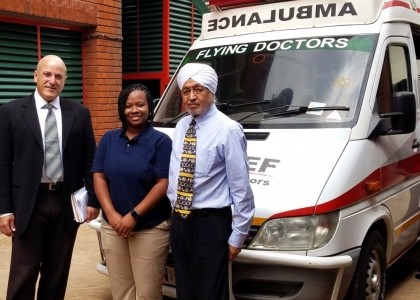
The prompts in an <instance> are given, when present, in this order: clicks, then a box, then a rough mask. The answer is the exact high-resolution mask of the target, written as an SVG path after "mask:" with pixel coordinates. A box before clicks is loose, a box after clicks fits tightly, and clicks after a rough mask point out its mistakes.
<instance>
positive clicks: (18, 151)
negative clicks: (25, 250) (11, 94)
mask: <svg viewBox="0 0 420 300" xmlns="http://www.w3.org/2000/svg"><path fill="white" fill-rule="evenodd" d="M60 106H61V114H62V123H63V124H62V125H63V132H62V143H63V145H62V148H63V168H64V174H63V175H64V177H63V178H64V189H63V190H62V199H63V214H64V216H63V217H65V218H66V219H68V222H67V224H68V226H69V227H68V228H71V227H73V226H76V222H74V221H73V211H72V207H71V202H70V194H71V193H73V192H75V191H76V190H78V189H80V188H81V187H83V185H84V184H85V186H86V189H87V190H88V193H89V206H92V207H97V208H99V207H100V206H99V202H98V199H97V198H96V196H95V192H94V189H93V178H92V173H91V168H92V162H93V157H94V154H95V150H96V142H95V138H94V134H93V128H92V123H91V117H90V113H89V110H88V109H87V108H86V107H84V106H83V105H81V104H79V103H76V102H74V101H71V100H68V99H64V98H62V97H60ZM43 164H44V150H43V144H42V135H41V128H40V126H39V120H38V114H37V112H36V106H35V98H34V94H32V95H30V96H29V97H26V98H22V99H18V100H14V101H11V102H9V103H7V104H4V105H2V106H0V214H4V213H14V215H15V225H16V231H17V234H22V233H23V232H24V231H25V229H26V227H27V225H28V222H29V219H30V218H31V215H32V212H33V209H34V206H35V201H36V198H37V194H38V189H39V185H40V183H41V176H42V166H43Z"/></svg>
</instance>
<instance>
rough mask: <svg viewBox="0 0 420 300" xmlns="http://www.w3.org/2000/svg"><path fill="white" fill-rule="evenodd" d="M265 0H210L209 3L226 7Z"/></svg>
mask: <svg viewBox="0 0 420 300" xmlns="http://www.w3.org/2000/svg"><path fill="white" fill-rule="evenodd" d="M258 2H264V1H263V0H210V1H209V5H214V6H219V7H224V6H236V5H245V4H251V3H258Z"/></svg>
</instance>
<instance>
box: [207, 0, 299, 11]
mask: <svg viewBox="0 0 420 300" xmlns="http://www.w3.org/2000/svg"><path fill="white" fill-rule="evenodd" d="M286 1H296V0H209V2H208V4H209V6H210V7H214V8H216V9H219V10H224V9H229V8H234V7H241V6H252V5H259V4H264V3H266V4H267V3H275V2H286Z"/></svg>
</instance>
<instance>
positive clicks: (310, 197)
mask: <svg viewBox="0 0 420 300" xmlns="http://www.w3.org/2000/svg"><path fill="white" fill-rule="evenodd" d="M245 132H247V134H248V132H249V131H245ZM254 132H256V131H254ZM259 132H260V133H261V132H263V131H259ZM265 132H267V133H268V138H267V139H266V140H265V141H261V140H259V141H258V140H252V139H248V159H249V167H250V171H249V177H250V183H251V186H252V190H253V192H254V197H255V207H256V211H255V217H259V218H269V217H271V216H273V215H280V216H284V217H287V216H299V215H308V214H312V213H313V212H314V209H315V206H316V203H317V201H318V199H319V196H320V195H321V192H322V190H323V188H324V186H325V184H326V182H327V180H328V178H329V176H330V174H331V172H332V171H333V169H334V167H335V165H336V163H337V162H338V160H339V158H340V155H341V154H342V152H343V150H344V148H345V147H346V145H347V143H348V141H349V137H350V128H331V129H327V128H323V129H275V130H271V131H265Z"/></svg>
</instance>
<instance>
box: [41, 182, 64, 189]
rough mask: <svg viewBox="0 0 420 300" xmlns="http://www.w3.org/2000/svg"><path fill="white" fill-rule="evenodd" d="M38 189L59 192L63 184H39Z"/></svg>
mask: <svg viewBox="0 0 420 300" xmlns="http://www.w3.org/2000/svg"><path fill="white" fill-rule="evenodd" d="M39 187H40V188H41V189H44V190H49V191H59V190H61V189H62V188H63V183H62V182H57V183H52V182H51V183H41V184H40V185H39Z"/></svg>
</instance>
